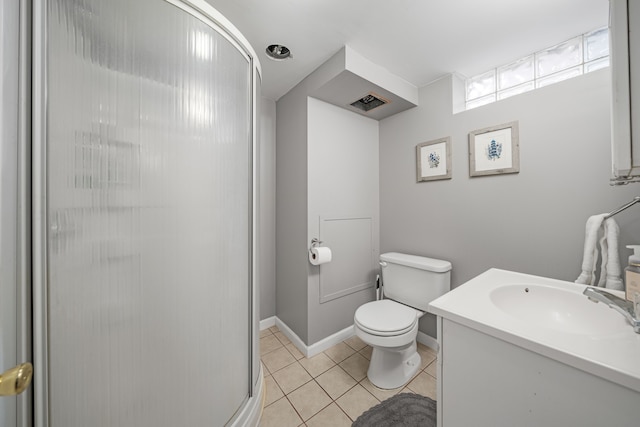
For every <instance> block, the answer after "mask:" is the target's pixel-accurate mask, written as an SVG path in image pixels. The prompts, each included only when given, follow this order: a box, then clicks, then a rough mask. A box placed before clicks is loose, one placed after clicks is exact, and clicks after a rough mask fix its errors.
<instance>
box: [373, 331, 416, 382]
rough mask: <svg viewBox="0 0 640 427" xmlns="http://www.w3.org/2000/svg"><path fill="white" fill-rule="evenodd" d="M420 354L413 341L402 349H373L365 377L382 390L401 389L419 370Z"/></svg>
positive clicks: (375, 347)
mask: <svg viewBox="0 0 640 427" xmlns="http://www.w3.org/2000/svg"><path fill="white" fill-rule="evenodd" d="M420 362H421V359H420V354H418V349H417V345H416V342H415V340H414V341H413V342H412V343H411V344H409V345H406V346H402V347H394V348H388V347H377V346H374V347H373V353H372V354H371V362H370V363H369V370H368V371H367V377H368V378H369V381H371V383H372V384H373V385H375V386H376V387H378V388H382V389H393V388H398V387H402V386H403V385H405V384H406V383H408V382H409V380H410V379H411V378H412V377H413V376H414V375H415V373H416V372H418V370H419V369H420Z"/></svg>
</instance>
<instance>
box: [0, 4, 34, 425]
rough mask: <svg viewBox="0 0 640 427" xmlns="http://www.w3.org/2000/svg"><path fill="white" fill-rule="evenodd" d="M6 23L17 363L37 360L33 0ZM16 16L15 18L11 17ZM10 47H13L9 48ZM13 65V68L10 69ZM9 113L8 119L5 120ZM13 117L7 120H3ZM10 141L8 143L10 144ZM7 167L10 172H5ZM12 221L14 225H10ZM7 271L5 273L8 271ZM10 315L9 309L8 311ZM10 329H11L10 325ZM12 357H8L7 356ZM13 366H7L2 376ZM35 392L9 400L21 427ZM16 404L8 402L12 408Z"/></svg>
mask: <svg viewBox="0 0 640 427" xmlns="http://www.w3.org/2000/svg"><path fill="white" fill-rule="evenodd" d="M2 9H3V15H4V16H3V18H4V19H6V20H7V21H6V22H5V24H6V25H3V29H4V30H6V32H5V33H4V34H3V36H4V37H5V38H4V40H3V43H6V44H5V47H6V48H7V49H8V51H9V52H6V51H4V49H3V56H4V55H5V54H7V53H9V54H10V55H11V59H10V60H8V58H7V57H4V58H3V65H4V66H5V67H6V68H5V69H4V71H3V75H2V78H3V79H5V78H7V80H6V81H5V83H9V86H10V87H9V88H8V89H10V90H12V91H13V96H9V97H5V96H4V94H3V100H2V101H3V104H5V105H3V107H6V108H7V110H8V111H9V115H10V116H12V119H11V123H3V127H4V126H5V125H6V126H8V127H9V128H10V131H9V133H10V134H11V136H10V137H9V136H8V134H7V133H3V135H2V141H1V143H2V145H3V147H2V153H3V154H2V157H3V158H2V162H3V166H2V168H3V170H2V181H3V186H4V187H5V189H8V188H9V187H10V190H9V193H11V194H10V198H6V196H7V195H6V194H5V193H3V200H2V203H1V206H2V210H3V213H4V214H3V215H6V218H7V219H8V218H9V217H11V221H8V220H7V221H5V222H4V223H3V226H7V227H11V228H12V229H13V237H12V238H11V239H6V240H5V239H3V241H2V245H3V247H4V248H5V249H6V250H9V251H11V252H12V256H11V257H10V258H11V259H4V261H3V262H11V264H12V265H7V266H6V270H5V272H6V271H10V274H8V276H12V277H11V279H10V280H9V278H8V277H7V275H3V277H2V278H1V280H3V282H2V286H1V288H2V289H3V291H4V290H7V289H12V291H11V297H10V298H9V295H7V294H4V293H3V295H0V298H2V302H3V304H2V305H3V309H4V308H5V307H7V313H5V315H8V316H9V318H10V319H11V320H9V321H10V323H11V326H12V328H11V330H7V331H6V332H7V335H8V336H9V337H12V341H13V342H11V343H9V347H10V348H6V347H4V346H3V347H2V351H3V352H10V353H11V359H12V360H14V361H15V362H16V363H23V362H30V361H32V354H31V340H32V328H31V276H30V272H31V264H30V259H31V257H30V253H31V233H30V216H31V212H30V207H31V203H30V197H31V193H30V182H31V181H30V176H31V167H30V143H31V128H30V127H31V114H30V109H31V81H30V77H31V74H30V71H31V45H30V43H31V28H32V27H31V0H3V5H2ZM6 12H10V14H8V15H7V14H6ZM9 43H10V44H9ZM7 66H8V67H7ZM4 115H5V114H4V112H3V116H4ZM6 118H7V117H6V116H5V117H4V118H3V121H4V120H5V119H6ZM5 137H7V139H5ZM5 167H6V168H7V169H6V170H5ZM9 222H11V223H9ZM3 270H4V268H3ZM3 311H4V310H3ZM5 326H7V325H6V324H5ZM4 356H6V354H5V355H4ZM10 367H11V366H2V367H0V371H2V370H4V369H8V368H10ZM32 390H33V388H32V387H29V388H28V389H27V390H25V391H24V392H23V393H22V394H20V395H19V396H17V397H15V398H10V397H5V398H3V399H14V405H15V406H14V407H13V408H12V409H11V410H12V412H13V413H14V414H15V422H16V424H15V425H16V426H17V427H30V426H31V425H32V402H33V400H32V398H33V395H32ZM9 402H11V401H10V400H7V401H5V402H3V403H5V404H7V403H8V404H11V403H9Z"/></svg>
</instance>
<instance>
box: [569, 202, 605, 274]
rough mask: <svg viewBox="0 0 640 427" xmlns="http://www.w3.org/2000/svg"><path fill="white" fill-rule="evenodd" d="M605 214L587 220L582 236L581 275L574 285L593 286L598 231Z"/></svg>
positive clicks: (596, 260)
mask: <svg viewBox="0 0 640 427" xmlns="http://www.w3.org/2000/svg"><path fill="white" fill-rule="evenodd" d="M605 216H606V214H599V215H593V216H590V217H589V219H587V225H586V227H585V235H584V254H583V256H582V273H580V276H578V278H577V279H576V283H581V284H583V285H593V284H594V283H595V271H596V263H597V262H598V247H597V246H596V245H597V243H598V231H599V230H600V226H601V225H602V221H603V220H604V217H605Z"/></svg>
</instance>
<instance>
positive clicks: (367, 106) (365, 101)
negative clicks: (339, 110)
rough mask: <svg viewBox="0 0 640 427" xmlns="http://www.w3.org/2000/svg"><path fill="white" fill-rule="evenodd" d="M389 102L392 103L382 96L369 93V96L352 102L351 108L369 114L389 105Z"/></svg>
mask: <svg viewBox="0 0 640 427" xmlns="http://www.w3.org/2000/svg"><path fill="white" fill-rule="evenodd" d="M389 102H391V101H389V100H388V99H384V98H383V97H381V96H380V95H377V94H375V93H373V92H369V93H368V94H367V95H365V96H363V97H362V98H360V99H358V100H357V101H354V102H352V103H351V106H352V107H355V108H357V109H358V110H360V111H364V112H365V113H368V112H369V111H371V110H373V109H374V108H378V107H380V106H381V105H384V104H388V103H389Z"/></svg>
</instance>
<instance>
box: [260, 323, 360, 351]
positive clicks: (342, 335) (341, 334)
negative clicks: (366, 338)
mask: <svg viewBox="0 0 640 427" xmlns="http://www.w3.org/2000/svg"><path fill="white" fill-rule="evenodd" d="M275 319H276V326H277V327H278V329H280V332H282V333H283V334H284V335H285V336H286V337H287V338H289V341H291V342H292V343H293V345H295V346H296V347H297V348H298V350H300V352H301V353H302V354H304V355H305V357H307V358H309V357H313V356H315V355H316V354H320V353H322V352H323V351H325V350H327V349H329V348H331V347H333V346H334V345H336V344H339V343H341V342H342V341H344V340H346V339H347V338H350V337H352V336H353V335H355V330H354V329H353V325H351V326H347V327H346V328H344V329H343V330H341V331H338V332H336V333H335V334H333V335H330V336H328V337H326V338H324V339H322V340H320V341H318V342H317V343H314V344H311V345H309V346H308V345H306V344H305V343H304V342H303V341H302V340H301V339H300V337H299V336H298V335H296V333H295V332H293V331H292V330H291V328H289V327H288V326H287V325H286V324H285V323H284V322H283V321H282V320H280V319H278V318H277V317H275ZM266 320H270V319H266ZM260 324H261V326H262V322H260Z"/></svg>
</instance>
